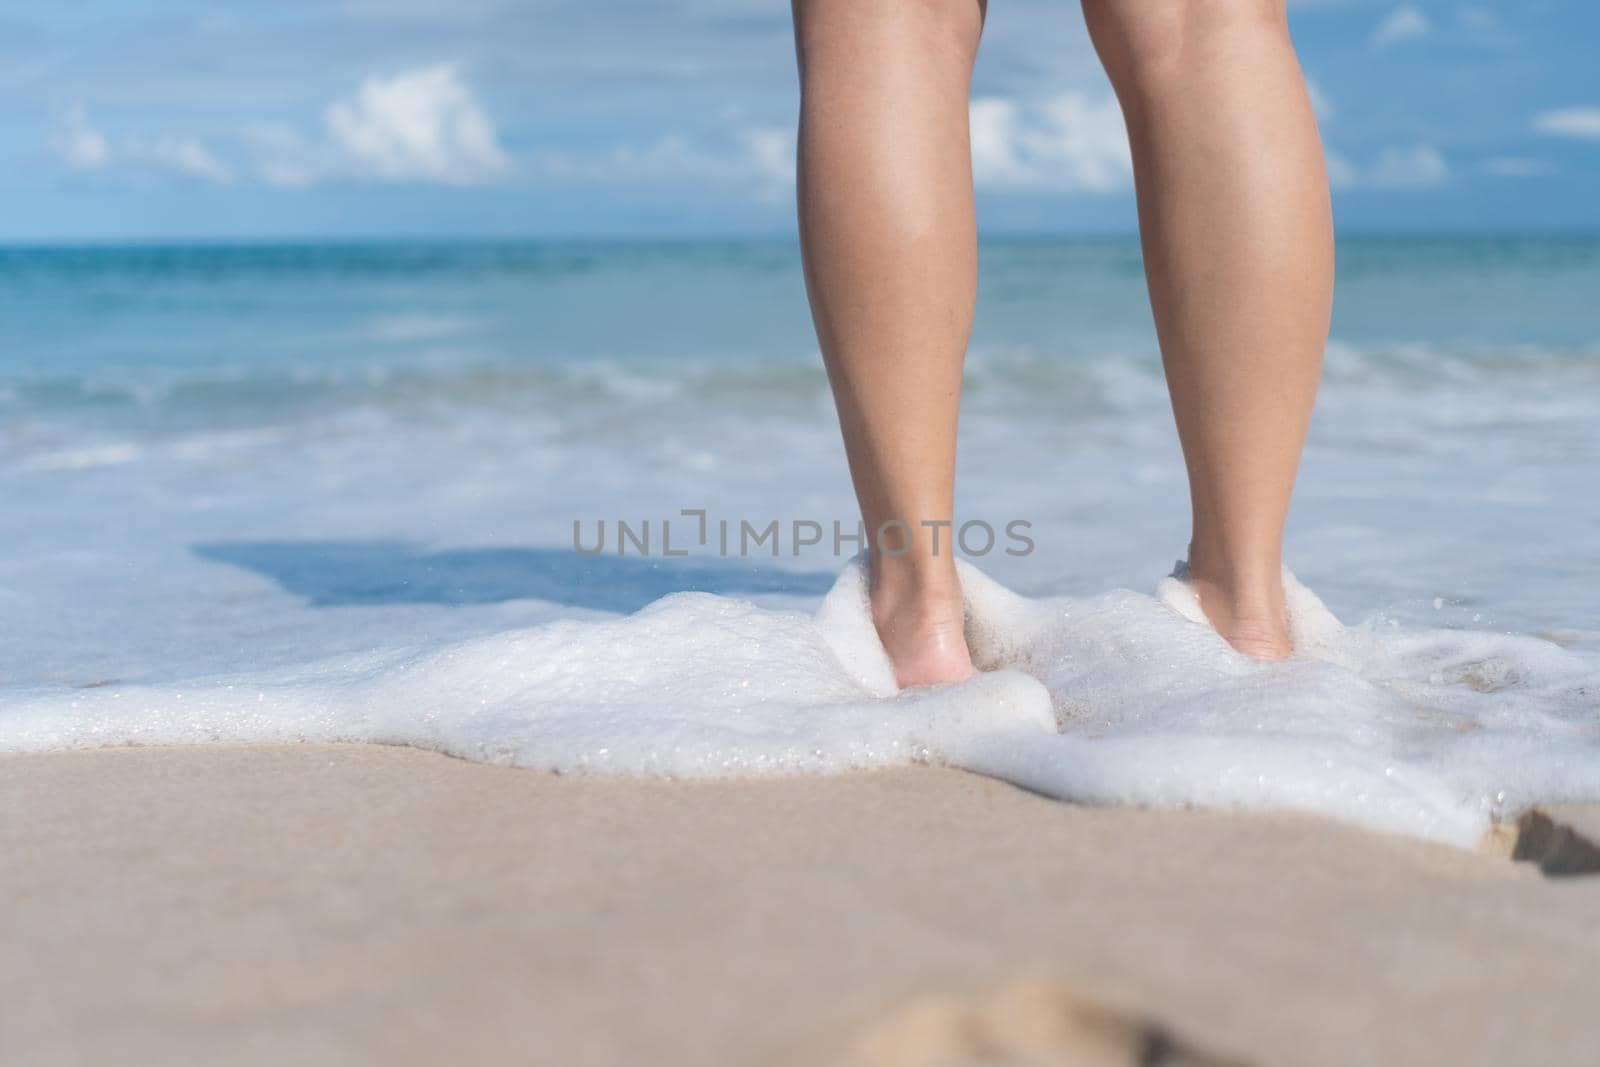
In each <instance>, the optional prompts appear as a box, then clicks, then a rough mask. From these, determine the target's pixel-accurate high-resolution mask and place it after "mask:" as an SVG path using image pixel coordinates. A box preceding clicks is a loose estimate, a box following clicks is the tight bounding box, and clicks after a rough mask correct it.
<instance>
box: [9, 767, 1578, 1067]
mask: <svg viewBox="0 0 1600 1067" xmlns="http://www.w3.org/2000/svg"><path fill="white" fill-rule="evenodd" d="M1555 814H1556V818H1555V821H1554V822H1553V823H1552V824H1550V825H1549V826H1546V827H1544V829H1543V830H1542V831H1537V828H1531V829H1530V830H1529V833H1528V834H1527V835H1525V840H1524V842H1523V851H1524V852H1526V851H1528V849H1529V848H1530V847H1532V846H1533V845H1538V844H1539V842H1537V841H1535V840H1534V839H1535V838H1538V837H1540V834H1541V833H1542V835H1543V837H1542V840H1543V841H1544V844H1543V845H1540V846H1539V847H1551V846H1550V845H1549V839H1550V838H1552V837H1563V835H1564V842H1565V843H1564V844H1563V845H1562V846H1561V847H1562V848H1563V849H1565V851H1564V852H1562V853H1561V855H1563V856H1565V857H1566V859H1565V860H1563V861H1562V862H1556V863H1551V864H1549V866H1552V867H1553V868H1554V867H1560V866H1562V864H1563V863H1566V865H1568V866H1577V867H1583V866H1587V865H1590V864H1588V863H1587V861H1585V860H1584V859H1583V857H1584V855H1585V854H1584V853H1583V848H1584V847H1587V846H1585V845H1584V844H1583V833H1584V832H1588V833H1591V834H1593V833H1595V832H1597V831H1600V819H1597V818H1596V817H1595V814H1594V813H1593V812H1592V811H1591V812H1586V811H1575V812H1565V813H1561V812H1557V813H1555ZM1563 826H1575V827H1577V828H1578V831H1579V832H1576V833H1574V832H1569V831H1567V830H1564V829H1563ZM1585 827H1587V828H1588V829H1587V831H1585ZM1514 847H1515V845H1514V843H1512V842H1509V841H1507V842H1505V843H1504V848H1503V849H1502V851H1509V850H1511V849H1513V848H1514ZM1574 849H1576V850H1577V851H1576V852H1574V851H1573V850H1574ZM1574 855H1577V856H1578V857H1579V859H1578V861H1577V862H1576V863H1574V862H1572V861H1571V857H1572V856H1574ZM0 894H3V897H4V900H5V901H6V905H5V907H4V909H0V1006H3V1007H0V1063H5V1064H29V1065H47V1064H79V1063H117V1064H119V1065H128V1064H146V1063H148V1064H163V1065H166V1064H189V1063H194V1064H214V1063H227V1064H230V1065H240V1064H257V1063H259V1064H284V1063H294V1064H297V1065H304V1064H324V1063H326V1064H334V1063H337V1064H364V1063H382V1064H413V1063H414V1064H438V1063H447V1062H455V1063H489V1062H495V1063H529V1064H560V1065H563V1067H574V1065H587V1064H629V1065H646V1064H648V1065H651V1067H669V1065H675V1064H685V1065H687V1064H694V1065H716V1064H801V1063H812V1064H825V1063H843V1062H857V1063H881V1064H903V1065H910V1064H918V1065H925V1064H936V1063H937V1064H955V1063H978V1062H982V1063H996V1064H1001V1063H1008V1064H1009V1063H1019V1064H1020V1063H1040V1064H1042V1063H1059V1064H1068V1063H1071V1064H1088V1063H1096V1064H1098V1063H1117V1062H1145V1063H1192V1064H1201V1063H1214V1064H1215V1063H1232V1062H1245V1063H1259V1064H1285V1063H1294V1064H1343V1065H1348V1064H1362V1063H1372V1064H1380V1063H1381V1064H1402V1063H1405V1064H1413V1063H1414V1064H1432V1063H1449V1064H1453V1065H1457V1067H1459V1065H1466V1064H1507V1063H1516V1064H1542V1063H1573V1064H1578V1063H1585V1064H1587V1063H1596V1062H1600V1016H1597V1015H1596V1013H1595V1010H1594V1004H1595V997H1596V995H1597V993H1600V877H1590V876H1581V875H1580V876H1571V877H1556V876H1552V875H1550V874H1548V873H1545V872H1543V871H1541V869H1540V867H1539V865H1538V864H1536V863H1527V862H1514V861H1512V860H1510V859H1508V858H1506V857H1505V856H1502V855H1492V854H1488V853H1481V854H1479V853H1469V852H1462V851H1456V850H1452V849H1448V848H1445V847H1442V846H1436V845H1429V844H1423V843H1418V842H1416V841H1411V840H1407V839H1402V838H1394V837H1383V836H1378V835H1373V834H1369V833H1366V832H1363V831H1361V830H1357V829H1353V828H1349V827H1345V826H1341V825H1337V824H1334V823H1330V822H1326V821H1321V820H1317V819H1311V818H1303V817H1294V816H1259V815H1256V816H1251V815H1230V814H1222V813H1214V812H1187V811H1144V810H1133V809H1088V808H1082V807H1076V806H1073V805H1070V804H1062V803H1058V802H1054V801H1051V800H1047V799H1043V798H1041V797H1037V796H1034V795H1031V794H1029V793H1027V792H1024V791H1022V790H1019V789H1017V788H1014V787H1012V786H1009V785H1006V784H1003V783H1000V782H996V781H991V780H988V779H984V778H981V777H977V776H975V775H971V774H966V773H961V772H957V771H951V770H943V769H935V768H913V769H907V770H903V771H894V772H879V773H870V774H859V775H847V776H842V777H831V778H804V779H802V778H789V779H778V780H767V781H726V782H663V781H638V780H615V779H612V780H601V779H585V778H572V777H556V776H553V775H549V774H543V773H536V772H530V771H519V770H515V769H510V768H505V767H495V766H484V765H478V764H472V763H467V762H463V761H460V760H454V759H449V758H446V757H443V756H439V755H435V754H431V753H427V752H421V751H414V750H410V749H402V748H384V747H378V746H359V745H341V746H322V745H297V746H262V747H244V748H194V749H163V748H143V749H139V748H134V749H117V750H107V751H91V752H75V753H64V754H52V755H38V756H8V757H0Z"/></svg>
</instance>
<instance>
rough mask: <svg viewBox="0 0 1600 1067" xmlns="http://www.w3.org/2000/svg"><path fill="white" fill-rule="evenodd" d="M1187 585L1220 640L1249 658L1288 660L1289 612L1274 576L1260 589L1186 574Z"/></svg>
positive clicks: (1291, 649) (1290, 650) (1281, 589)
mask: <svg viewBox="0 0 1600 1067" xmlns="http://www.w3.org/2000/svg"><path fill="white" fill-rule="evenodd" d="M1189 587H1190V588H1191V589H1193V590H1194V594H1195V596H1196V597H1197V598H1198V599H1199V601H1200V610H1202V611H1204V612H1205V613H1206V618H1207V619H1209V620H1210V621H1211V626H1212V628H1213V629H1214V630H1216V631H1217V633H1219V634H1221V635H1222V638H1223V640H1225V641H1227V642H1228V644H1230V645H1232V646H1233V647H1234V648H1235V649H1237V650H1238V651H1240V652H1242V653H1244V654H1245V655H1246V656H1249V657H1250V658H1251V659H1259V660H1280V659H1288V658H1289V655H1290V653H1292V652H1293V651H1294V646H1293V645H1292V644H1291V643H1290V641H1289V611H1288V608H1287V607H1286V606H1285V603H1284V597H1283V581H1282V579H1281V578H1275V579H1274V580H1273V581H1272V582H1271V583H1270V584H1267V585H1265V587H1264V588H1259V589H1251V590H1242V589H1238V588H1229V587H1228V586H1226V585H1224V584H1223V583H1221V582H1217V581H1212V580H1209V579H1206V578H1202V577H1199V576H1197V575H1195V574H1194V573H1193V572H1192V571H1191V572H1190V574H1189Z"/></svg>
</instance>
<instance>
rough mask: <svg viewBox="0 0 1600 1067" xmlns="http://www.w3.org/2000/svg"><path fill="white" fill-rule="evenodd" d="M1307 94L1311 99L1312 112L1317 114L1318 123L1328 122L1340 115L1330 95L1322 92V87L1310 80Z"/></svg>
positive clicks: (1307, 84)
mask: <svg viewBox="0 0 1600 1067" xmlns="http://www.w3.org/2000/svg"><path fill="white" fill-rule="evenodd" d="M1306 93H1307V94H1308V95H1309V96H1310V97H1311V110H1312V111H1313V112H1315V113H1316V116H1317V119H1318V121H1321V122H1327V121H1328V120H1330V119H1332V118H1333V116H1334V115H1336V114H1338V109H1337V108H1335V107H1334V106H1333V101H1332V100H1330V99H1329V98H1328V94H1327V93H1325V92H1323V91H1322V86H1320V85H1318V84H1317V83H1316V82H1314V81H1312V80H1311V79H1310V78H1307V79H1306Z"/></svg>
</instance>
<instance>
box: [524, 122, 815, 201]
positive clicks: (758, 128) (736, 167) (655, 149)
mask: <svg viewBox="0 0 1600 1067" xmlns="http://www.w3.org/2000/svg"><path fill="white" fill-rule="evenodd" d="M725 118H727V120H728V121H729V122H730V123H731V126H732V128H731V130H730V131H729V132H728V134H727V135H726V136H723V137H718V138H716V139H715V143H707V142H705V141H703V140H702V141H696V140H692V139H690V138H689V137H686V136H684V135H683V134H681V133H676V132H670V133H665V134H662V135H661V136H660V137H658V138H656V139H655V140H653V141H650V142H648V143H646V144H618V145H612V146H611V147H609V148H607V149H604V150H603V151H599V152H590V153H581V152H570V151H545V152H540V153H538V154H537V155H535V156H534V157H533V160H532V164H533V169H534V170H535V171H536V172H537V173H538V174H539V175H540V176H541V177H544V178H547V179H550V180H552V181H556V182H605V183H647V184H656V185H685V184H698V185H706V186H715V187H720V188H743V189H745V190H747V191H753V192H754V193H755V194H756V195H757V196H758V197H759V198H761V199H775V198H778V197H780V196H788V195H790V194H791V192H792V191H793V189H794V169H795V156H794V130H793V129H792V128H790V127H787V126H785V127H778V126H766V125H749V124H746V123H743V122H742V121H739V120H738V119H736V118H735V117H734V116H731V115H730V116H725Z"/></svg>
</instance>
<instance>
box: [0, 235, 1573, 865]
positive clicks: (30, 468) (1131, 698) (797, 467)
mask: <svg viewBox="0 0 1600 1067" xmlns="http://www.w3.org/2000/svg"><path fill="white" fill-rule="evenodd" d="M982 268H983V279H984V281H983V293H982V299H981V305H980V311H979V320H978V323H977V327H976V329H975V334H974V340H973V345H972V351H971V355H970V357H969V364H968V382H967V392H966V403H965V407H964V411H963V428H962V433H963V438H962V452H961V456H960V484H959V489H958V512H959V515H958V519H979V520H982V521H984V522H987V523H989V524H991V525H993V526H994V527H995V528H996V529H997V530H1002V529H1003V528H1004V526H1005V524H1006V523H1009V522H1012V521H1015V520H1022V521H1025V522H1026V523H1027V524H1028V530H1029V535H1030V537H1031V539H1032V541H1033V543H1034V546H1035V547H1034V550H1033V551H1032V552H1031V553H1028V554H1026V555H1021V556H1013V555H1007V554H1005V553H1004V552H1003V551H1001V549H1003V548H1004V547H1005V542H1004V540H1003V538H1002V540H1001V542H1000V546H999V547H998V548H997V549H996V550H995V551H993V552H991V553H989V554H988V555H985V556H981V557H972V558H969V560H968V562H969V563H970V564H971V565H972V567H973V568H974V569H972V570H968V571H966V572H965V573H966V575H967V579H966V582H967V587H968V595H969V598H970V600H971V608H972V616H973V626H974V643H975V647H977V648H978V649H979V654H980V657H981V658H982V659H983V661H984V665H985V666H986V667H988V668H991V670H990V671H989V672H988V673H985V674H984V675H983V676H981V677H979V678H978V679H976V680H974V681H973V682H972V683H970V684H969V685H967V686H962V687H955V688H951V689H943V690H936V691H927V692H911V693H902V694H895V693H892V692H890V691H889V689H888V688H886V685H885V682H884V678H883V674H882V671H881V666H882V664H881V663H879V662H877V660H875V658H874V657H879V658H881V650H878V649H877V648H876V645H875V642H874V641H873V639H872V633H871V630H870V627H867V626H865V624H864V618H865V616H864V614H862V613H861V611H860V610H859V608H860V605H859V595H858V594H859V576H858V574H857V572H856V571H855V570H854V569H853V568H852V567H851V565H850V564H849V560H848V556H849V555H850V554H851V552H853V547H852V546H848V545H847V546H845V548H844V549H843V550H842V551H841V552H840V553H838V554H835V553H834V552H833V551H832V545H831V544H828V543H827V541H828V540H829V539H827V538H825V539H824V543H823V544H822V545H820V546H813V547H810V548H807V549H805V550H803V551H801V552H800V553H799V554H798V555H796V554H793V552H792V549H791V546H790V544H789V542H788V539H787V537H786V538H785V540H784V543H783V544H782V546H781V551H780V553H779V554H778V555H777V556H776V557H774V556H772V555H771V554H769V552H768V551H767V549H766V548H765V547H763V548H761V549H759V550H758V551H757V552H756V553H755V554H753V555H749V556H744V557H740V556H739V555H738V554H737V553H736V552H735V553H733V554H731V555H728V556H724V555H722V554H720V553H718V552H717V551H716V545H715V542H714V541H713V542H712V543H710V544H708V545H699V544H697V543H692V542H691V543H690V544H689V546H688V547H689V549H690V551H689V554H688V555H687V556H684V557H664V556H662V555H660V553H659V531H660V527H661V522H662V521H663V520H665V519H669V518H671V519H673V520H674V531H673V533H674V541H675V544H678V543H681V542H678V540H677V538H678V536H679V534H680V532H685V531H688V530H690V529H691V528H692V526H693V520H692V519H681V518H680V516H681V513H682V512H683V511H684V510H685V509H690V510H699V509H703V510H705V511H706V512H707V515H708V517H709V519H710V520H711V521H712V522H716V521H717V520H719V519H723V520H729V521H731V522H732V523H734V524H735V525H737V523H739V522H740V521H749V522H750V523H752V524H754V525H755V526H757V527H763V526H765V525H766V524H767V523H769V522H771V521H777V522H779V523H780V527H781V528H782V529H784V530H788V529H791V528H792V524H794V523H796V522H815V523H818V524H820V525H821V526H823V527H824V528H827V527H829V526H830V525H831V524H832V523H833V522H836V521H837V522H839V523H840V524H841V525H843V526H845V527H849V526H851V525H853V523H854V521H855V513H854V507H853V503H852V501H851V498H850V495H849V484H848V478H847V475H846V472H845V469H844V464H843V459H842V455H841V453H840V449H839V444H838V435H837V429H836V427H835V426H834V424H833V422H832V415H831V409H830V406H829V403H828V396H827V388H826V382H825V380H824V378H823V376H822V373H821V370H820V367H819V364H818V362H817V356H816V351H815V342H814V340H813V338H812V336H811V334H810V326H809V321H808V319H807V316H806V309H805V302H804V295H803V290H802V287H801V282H800V275H799V268H798V262H797V257H796V254H795V250H794V248H793V247H792V246H791V245H789V244H786V243H783V242H745V243H738V242H722V243H669V244H641V243H617V242H609V243H607V242H595V243H583V242H569V243H546V244H461V245H450V244H426V245H406V244H386V245H341V246H260V247H195V248H158V247H129V248H57V249H11V250H0V500H3V501H4V502H5V504H4V508H3V510H0V635H3V640H0V750H10V751H19V750H45V749H54V748H66V747H81V746H86V745H104V744H125V743H130V742H131V743H167V742H174V743H191V742H195V743H198V742H205V741H243V740H266V739H273V740H292V739H297V738H305V739H320V740H328V739H339V738H344V739H353V740H372V741H383V742H391V743H404V744H416V745H421V746H424V747H432V748H438V749H441V750H443V751H448V752H452V753H454V754H457V755H462V756H466V757H468V758H473V759H486V760H496V761H503V762H510V763H516V764H520V765H526V766H532V767H546V768H556V769H562V770H572V771H580V770H581V771H591V772H608V773H664V774H682V775H706V774H747V773H748V774H759V773H785V772H795V771H824V770H838V769H842V768H846V767H852V766H881V765H889V764H896V763H904V762H907V761H915V760H938V761H944V762H950V763H954V764H956V765H960V766H965V767H970V768H973V769H976V770H980V771H983V772H985V773H990V774H995V775H998V776H1001V777H1004V778H1008V779H1010V780H1014V781H1018V782H1021V783H1023V784H1026V785H1029V786H1030V787H1033V788H1037V789H1040V790H1042V791H1045V792H1049V793H1051V794H1054V795H1059V796H1063V797H1067V798H1071V799H1077V800H1083V801H1087V802H1095V803H1122V802H1138V803H1156V804H1204V805H1226V806H1254V807H1276V808H1295V809H1299V810H1307V811H1313V812H1321V813H1325V814H1330V815H1334V816H1338V817H1344V818H1348V819H1353V820H1356V821H1359V822H1362V823H1364V824H1366V825H1370V826H1374V827H1378V828H1383V829H1389V830H1395V831H1400V832H1406V833H1413V834H1418V835H1422V836H1428V837H1433V838H1437V839H1440V840H1447V841H1452V842H1457V843H1469V842H1470V841H1471V840H1473V839H1475V838H1476V837H1477V836H1478V835H1479V834H1481V833H1482V831H1483V830H1484V829H1485V828H1486V827H1487V826H1488V824H1489V823H1490V821H1491V820H1493V819H1496V818H1505V817H1508V816H1511V815H1514V814H1516V813H1517V812H1518V811H1520V810H1523V809H1524V808H1526V807H1528V806H1530V805H1532V804H1535V803H1540V802H1545V801H1550V800H1600V727H1597V723H1600V608H1597V607H1596V601H1595V594H1596V590H1597V588H1600V582H1597V578H1600V547H1597V538H1596V536H1595V535H1596V532H1597V531H1600V493H1597V492H1596V489H1597V488H1600V478H1597V476H1596V473H1595V472H1596V464H1597V461H1600V312H1597V311H1596V310H1595V306H1594V305H1593V294H1594V293H1595V292H1597V291H1600V240H1596V239H1593V238H1586V237H1558V238H1552V237H1521V238H1471V239H1415V238H1412V239H1402V238H1349V239H1345V240H1343V241H1342V242H1341V246H1340V278H1339V291H1338V297H1337V303H1336V314H1335V324H1334V331H1333V339H1332V341H1331V342H1330V346H1329V350H1328V360H1327V372H1326V376H1325V383H1324V388H1323V393H1322V396H1321V400H1320V404H1319V408H1318V413H1317V417H1316V419H1315V421H1314V423H1313V427H1312V431H1311V438H1310V441H1309V444H1308V447H1307V453H1306V461H1305V466H1304V469H1303V473H1302V479H1301V485H1300V489H1299V491H1298V493H1297V497H1296V501H1295V507H1294V511H1293V515H1292V518H1291V524H1290V531H1289V538H1288V560H1289V563H1290V565H1291V566H1292V567H1293V569H1294V571H1295V573H1296V574H1297V575H1298V577H1299V579H1300V580H1302V581H1303V582H1304V583H1305V586H1306V587H1308V589H1309V590H1314V591H1315V594H1314V595H1313V594H1312V593H1310V592H1308V593H1306V597H1308V598H1310V599H1303V600H1302V601H1301V603H1302V617H1303V618H1305V619H1307V620H1309V621H1307V622H1306V626H1307V627H1308V629H1307V630H1306V633H1307V634H1308V635H1310V636H1307V637H1306V638H1305V640H1304V641H1303V642H1302V647H1303V651H1304V654H1303V655H1302V656H1301V657H1299V658H1297V659H1296V660H1294V661H1291V662H1290V663H1288V664H1283V665H1270V666H1261V665H1256V664H1252V663H1250V662H1248V661H1245V660H1243V659H1242V658H1241V657H1238V656H1236V655H1234V654H1233V653H1232V652H1231V650H1229V649H1227V647H1226V646H1225V645H1223V644H1221V643H1220V642H1219V641H1218V640H1217V639H1216V638H1215V635H1214V634H1211V633H1210V632H1209V631H1208V630H1206V629H1205V628H1204V627H1203V626H1200V625H1199V624H1197V623H1195V622H1193V621H1191V620H1189V619H1186V618H1185V617H1184V615H1183V612H1182V610H1181V609H1182V598H1181V595H1180V593H1181V590H1174V588H1173V587H1172V586H1170V585H1168V586H1165V587H1163V586H1162V584H1161V583H1162V577H1163V575H1165V574H1166V573H1167V572H1168V570H1170V568H1171V563H1172V560H1173V559H1174V558H1176V557H1177V556H1179V555H1181V554H1182V551H1183V542H1184V540H1185V537H1186V535H1187V528H1186V527H1187V502H1186V499H1185V494H1184V482H1183V471H1182V464H1181V461H1180V458H1179V454H1178V450H1177V445H1176V440H1175V435H1174V433H1173V431H1172V428H1171V424H1170V414H1169V411H1168V408H1167V401H1166V397H1165V392H1164V389H1163V385H1162V380H1161V374H1160V365H1159V359H1158V355H1157V352H1156V348H1155V342H1154V339H1153V336H1152V333H1151V330H1150V327H1149V324H1148V317H1149V313H1148V307H1147V303H1146V298H1145V295H1144V291H1143V284H1142V278H1141V274H1140V262H1139V255H1138V249H1137V245H1136V243H1135V242H1133V241H1131V240H1123V239H1060V240H1054V239H1052V240H1044V239H1033V240H1017V241H995V242H989V243H986V245H985V246H984V249H983V253H982ZM601 520H605V521H606V522H607V523H608V524H611V526H612V529H613V530H614V529H615V525H614V524H615V523H616V522H617V521H618V520H625V521H628V522H629V523H631V524H633V526H634V527H635V528H637V527H638V526H639V524H640V523H641V522H643V521H650V522H651V523H652V528H653V530H654V531H655V534H656V540H657V544H656V546H655V547H656V549H657V550H656V551H655V552H653V553H652V554H651V555H650V556H648V557H644V556H640V555H639V554H637V553H635V552H631V551H630V552H629V553H628V554H625V555H618V554H617V552H616V551H615V548H616V546H615V544H614V543H612V544H611V545H609V546H608V550H607V551H606V552H605V553H603V554H601V555H597V556H592V557H588V556H583V555H580V554H579V553H576V552H574V551H573V548H572V537H573V524H574V523H575V522H577V523H581V524H582V525H583V528H584V530H585V531H586V536H589V537H592V535H593V531H594V530H595V528H596V524H597V523H598V522H599V521H601ZM679 521H681V522H682V523H683V524H682V525H681V526H680V525H678V522H679ZM1323 604H1325V605H1326V608H1323V607H1322V606H1321V605H1323ZM1336 620H1343V622H1342V623H1340V622H1338V621H1336ZM875 664H876V665H875Z"/></svg>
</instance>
